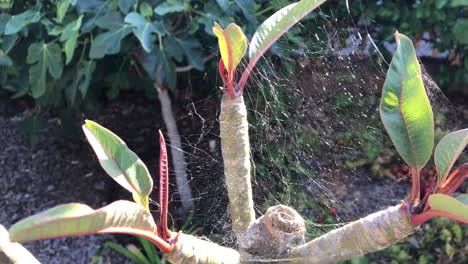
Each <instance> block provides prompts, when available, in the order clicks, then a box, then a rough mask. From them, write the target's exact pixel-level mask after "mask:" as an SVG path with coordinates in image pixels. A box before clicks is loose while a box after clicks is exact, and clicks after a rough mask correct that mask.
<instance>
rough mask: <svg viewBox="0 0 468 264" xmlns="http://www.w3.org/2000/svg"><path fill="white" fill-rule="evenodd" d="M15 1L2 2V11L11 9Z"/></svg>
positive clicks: (0, 3) (6, 0) (2, 0)
mask: <svg viewBox="0 0 468 264" xmlns="http://www.w3.org/2000/svg"><path fill="white" fill-rule="evenodd" d="M13 2H14V0H0V9H10V8H11V6H12V5H13Z"/></svg>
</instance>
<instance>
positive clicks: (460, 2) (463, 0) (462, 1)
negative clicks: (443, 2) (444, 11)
mask: <svg viewBox="0 0 468 264" xmlns="http://www.w3.org/2000/svg"><path fill="white" fill-rule="evenodd" d="M460 6H468V0H452V2H450V7H460Z"/></svg>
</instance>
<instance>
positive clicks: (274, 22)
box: [249, 0, 325, 67]
mask: <svg viewBox="0 0 468 264" xmlns="http://www.w3.org/2000/svg"><path fill="white" fill-rule="evenodd" d="M323 2H325V0H302V1H299V2H296V3H293V4H290V5H288V6H285V7H283V8H282V9H280V10H278V11H277V12H276V13H274V14H273V15H272V16H271V17H269V18H268V19H267V20H265V21H264V22H263V23H262V24H261V25H260V27H258V29H257V31H256V32H255V34H254V35H253V37H252V40H251V41H250V46H249V59H250V64H255V63H256V62H257V61H258V59H260V57H261V56H262V55H263V54H264V53H265V52H266V51H267V50H268V49H269V48H270V47H271V45H273V43H275V42H276V40H278V39H279V38H280V37H281V36H282V35H283V34H284V33H286V32H287V31H288V30H289V29H290V28H291V27H292V26H294V25H295V24H296V23H297V22H299V20H301V19H302V18H303V17H304V16H306V15H307V14H308V13H310V12H312V11H313V10H314V9H315V8H317V7H318V6H320V5H321V4H322V3H323ZM252 67H253V65H252Z"/></svg>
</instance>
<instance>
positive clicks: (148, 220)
mask: <svg viewBox="0 0 468 264" xmlns="http://www.w3.org/2000/svg"><path fill="white" fill-rule="evenodd" d="M155 231H156V224H155V223H154V220H153V217H152V216H151V214H150V213H149V212H148V211H147V210H146V209H145V208H143V207H142V206H141V205H139V204H136V203H133V202H130V201H123V200H121V201H116V202H113V203H111V204H109V205H108V206H105V207H102V208H100V209H98V210H93V209H92V208H91V207H89V206H87V205H84V204H78V203H71V204H64V205H59V206H57V207H54V208H52V209H49V210H47V211H44V212H42V213H39V214H36V215H33V216H30V217H28V218H26V219H23V220H21V221H19V222H18V223H16V224H14V225H13V226H12V227H11V228H10V230H9V233H10V240H11V241H13V242H26V241H32V240H38V239H50V238H57V237H66V236H76V235H87V234H98V233H100V234H102V233H127V234H139V235H143V236H145V237H154V236H155V235H154V234H155Z"/></svg>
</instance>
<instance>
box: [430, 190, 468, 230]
mask: <svg viewBox="0 0 468 264" xmlns="http://www.w3.org/2000/svg"><path fill="white" fill-rule="evenodd" d="M429 205H430V206H431V210H437V211H441V212H445V213H448V214H451V215H454V216H457V217H460V218H461V220H463V219H464V222H465V223H467V222H468V195H467V194H462V195H460V196H458V197H456V198H453V197H450V196H448V195H445V194H433V195H431V196H429Z"/></svg>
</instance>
